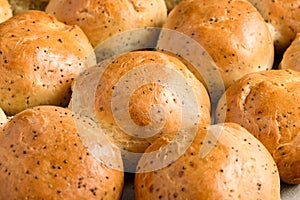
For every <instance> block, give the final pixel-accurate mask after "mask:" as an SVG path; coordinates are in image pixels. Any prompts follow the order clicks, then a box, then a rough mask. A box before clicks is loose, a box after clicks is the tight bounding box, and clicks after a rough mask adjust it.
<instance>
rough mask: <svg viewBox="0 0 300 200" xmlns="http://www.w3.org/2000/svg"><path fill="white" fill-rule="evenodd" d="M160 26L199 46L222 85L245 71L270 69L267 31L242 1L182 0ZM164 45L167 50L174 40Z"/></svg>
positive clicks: (270, 47) (271, 52)
mask: <svg viewBox="0 0 300 200" xmlns="http://www.w3.org/2000/svg"><path fill="white" fill-rule="evenodd" d="M163 27H164V28H167V29H171V30H174V31H177V32H180V33H183V34H185V35H187V36H189V37H190V38H192V39H193V40H195V41H196V42H198V43H199V44H200V45H202V46H203V48H204V49H205V50H206V51H207V52H208V54H209V55H210V56H211V57H212V59H213V60H214V62H215V63H216V66H217V67H218V71H219V72H220V74H221V76H222V78H223V81H224V85H225V88H227V87H229V86H230V85H231V84H232V83H234V82H235V81H236V80H238V79H239V78H241V77H242V76H243V75H245V74H247V73H250V72H255V71H262V70H267V69H271V68H272V65H273V61H274V46H273V40H272V37H271V34H270V32H269V29H268V27H267V25H266V23H265V22H264V19H263V18H262V17H261V15H260V13H259V12H258V11H257V10H256V9H255V8H254V6H253V5H251V4H250V3H249V2H248V1H246V0H236V1H228V0H209V1H207V0H186V1H182V2H180V3H179V4H178V5H177V6H176V7H175V8H174V9H173V10H172V11H171V12H170V14H169V16H168V18H167V20H166V23H165V24H164V26H163ZM164 39H168V37H164ZM161 40H163V39H161ZM168 45H169V46H171V47H168V46H165V47H166V48H167V49H170V48H172V47H173V48H175V47H176V45H177V43H176V42H172V40H171V41H170V43H169V44H168ZM165 47H164V46H160V48H162V49H164V48H165ZM176 53H177V52H176ZM188 53H189V54H193V53H195V52H188ZM195 56H197V55H195ZM198 56H200V55H198ZM195 67H197V66H195ZM211 73H214V69H213V68H212V69H211Z"/></svg>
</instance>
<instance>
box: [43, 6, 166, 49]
mask: <svg viewBox="0 0 300 200" xmlns="http://www.w3.org/2000/svg"><path fill="white" fill-rule="evenodd" d="M46 11H47V12H49V13H51V14H53V15H54V16H56V17H57V18H58V19H59V20H60V21H62V22H65V23H67V24H72V25H73V24H76V25H78V26H79V27H81V28H82V30H83V31H84V32H85V33H86V34H87V36H88V38H89V39H90V41H91V43H92V44H93V46H94V47H95V46H97V45H98V44H100V43H101V42H103V41H104V40H105V39H107V38H108V37H110V36H112V35H114V34H117V33H120V32H123V31H128V30H131V29H135V28H144V27H145V26H151V27H161V26H162V24H163V23H164V22H165V19H166V17H167V8H166V4H165V1H164V0H147V1H140V0H132V1H127V0H119V1H111V0H104V1H94V0H69V1H65V0H51V1H50V2H49V4H48V6H47V8H46Z"/></svg>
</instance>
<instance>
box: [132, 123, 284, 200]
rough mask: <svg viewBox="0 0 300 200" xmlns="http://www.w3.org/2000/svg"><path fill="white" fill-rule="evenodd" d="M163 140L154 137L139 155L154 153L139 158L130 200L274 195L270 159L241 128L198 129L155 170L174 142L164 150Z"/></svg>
mask: <svg viewBox="0 0 300 200" xmlns="http://www.w3.org/2000/svg"><path fill="white" fill-rule="evenodd" d="M169 142H170V141H169V140H168V139H165V138H163V139H159V140H157V141H155V143H153V145H151V146H150V147H149V148H148V149H147V150H146V153H145V154H147V153H149V152H152V153H153V152H155V153H154V155H153V158H152V159H149V158H148V159H145V157H142V158H141V160H140V161H139V165H138V169H137V174H136V176H135V183H134V188H135V199H136V200H139V199H143V200H147V199H195V200H197V199H215V200H218V199H220V200H221V199H245V200H246V199H247V200H249V199H270V198H271V199H280V181H279V175H278V171H277V167H276V164H275V162H274V160H273V159H272V157H271V155H270V154H269V152H268V151H267V149H266V148H265V147H264V146H263V145H262V144H261V143H260V142H259V141H258V140H257V139H256V138H255V137H253V136H252V135H251V134H250V133H249V132H248V131H246V129H244V128H242V127H241V126H239V125H237V124H234V123H225V124H217V125H212V126H210V127H208V128H202V129H200V131H199V132H198V133H197V135H196V137H195V138H194V140H193V143H192V144H191V146H189V148H188V149H187V150H186V151H185V153H184V155H182V156H181V157H180V158H179V159H177V160H174V162H173V163H172V164H170V165H168V166H166V167H164V168H159V167H160V166H161V165H163V163H164V162H165V161H166V160H167V159H169V157H171V158H170V159H172V157H173V156H174V154H177V152H176V145H175V144H174V145H175V147H174V149H168V148H164V147H165V146H164V145H167V144H168V143H169ZM161 146H164V147H163V148H161ZM166 152H167V153H166ZM155 167H157V169H155ZM153 168H154V169H153ZM152 169H153V170H152Z"/></svg>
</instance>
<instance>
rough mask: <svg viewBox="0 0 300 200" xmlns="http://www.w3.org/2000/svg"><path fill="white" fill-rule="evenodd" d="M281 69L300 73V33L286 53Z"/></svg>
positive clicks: (280, 65)
mask: <svg viewBox="0 0 300 200" xmlns="http://www.w3.org/2000/svg"><path fill="white" fill-rule="evenodd" d="M279 68H280V69H292V70H296V71H300V33H298V34H297V35H296V38H295V39H294V41H293V42H292V43H291V45H290V46H289V47H288V48H287V49H286V51H285V52H284V54H283V57H282V60H281V62H280V64H279Z"/></svg>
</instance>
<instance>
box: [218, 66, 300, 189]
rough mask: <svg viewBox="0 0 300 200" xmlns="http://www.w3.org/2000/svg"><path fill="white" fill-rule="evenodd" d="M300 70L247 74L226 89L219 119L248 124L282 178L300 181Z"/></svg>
mask: <svg viewBox="0 0 300 200" xmlns="http://www.w3.org/2000/svg"><path fill="white" fill-rule="evenodd" d="M299 84H300V72H297V71H293V70H269V71H265V72H255V73H252V74H248V75H246V76H244V77H243V78H242V79H240V80H239V81H237V82H236V83H234V84H233V85H232V86H231V87H229V88H228V89H227V90H226V93H225V94H224V95H223V96H222V98H221V100H220V101H219V103H218V107H217V109H216V117H215V119H216V122H224V121H226V122H235V123H238V124H240V125H242V126H243V127H245V128H246V129H247V130H248V131H249V132H250V133H252V134H253V135H254V136H255V137H256V138H258V139H259V140H260V141H261V142H262V143H263V144H264V145H265V146H266V148H267V149H268V150H269V152H270V153H271V155H272V156H273V158H274V160H275V162H276V163H277V165H278V169H279V173H280V177H281V179H282V181H284V182H286V183H291V184H299V183H300V157H299V154H300V149H299V148H298V147H299V144H300V135H299V133H300V123H299V116H300V87H299Z"/></svg>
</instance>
